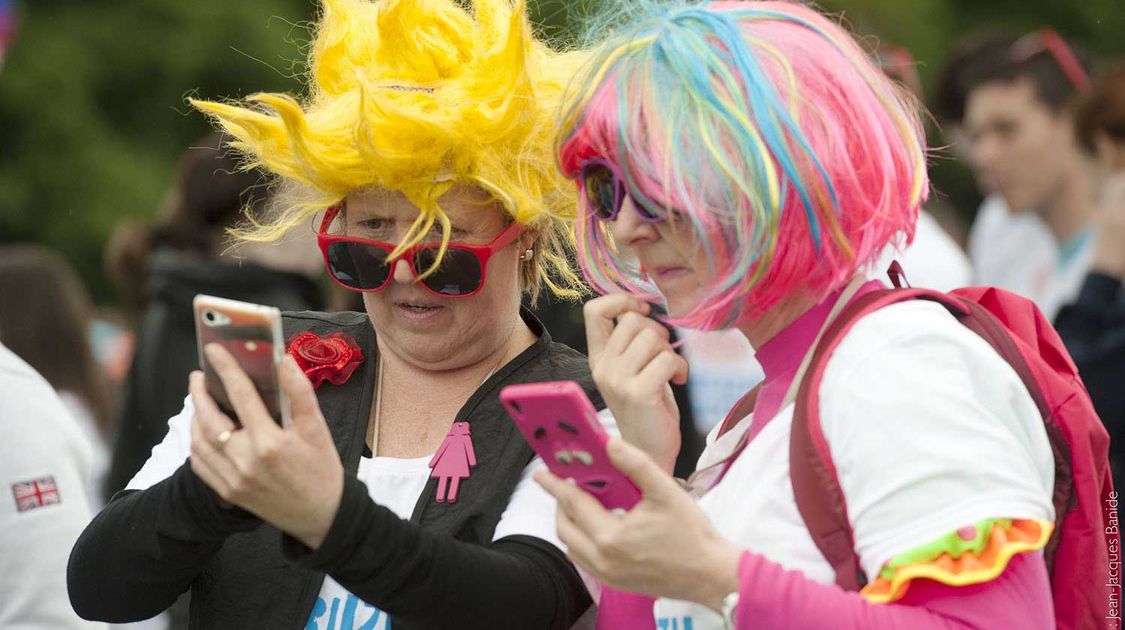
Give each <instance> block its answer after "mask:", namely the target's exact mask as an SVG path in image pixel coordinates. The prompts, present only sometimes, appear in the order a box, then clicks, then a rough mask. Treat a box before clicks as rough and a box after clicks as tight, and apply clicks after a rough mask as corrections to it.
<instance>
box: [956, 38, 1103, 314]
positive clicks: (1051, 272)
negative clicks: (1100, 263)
mask: <svg viewBox="0 0 1125 630" xmlns="http://www.w3.org/2000/svg"><path fill="white" fill-rule="evenodd" d="M990 52H991V53H992V54H988V55H987V56H985V55H981V56H978V57H976V58H974V61H973V67H972V72H971V77H970V79H969V84H968V85H967V86H966V88H965V109H964V113H965V118H964V133H965V135H964V137H965V141H966V143H967V145H966V146H967V148H968V155H969V158H970V163H971V164H972V167H973V168H974V169H975V170H976V172H977V177H978V179H979V181H980V183H981V185H982V188H983V189H984V190H985V191H987V192H989V193H992V196H991V197H989V199H988V200H986V202H985V203H984V204H983V205H982V206H981V209H980V211H979V212H978V215H977V217H976V219H975V221H974V223H973V227H972V231H971V232H970V235H969V257H970V259H971V261H972V264H973V268H974V270H975V272H976V276H977V281H978V282H979V283H981V284H986V285H992V286H997V287H1000V288H1003V289H1008V290H1010V291H1013V292H1015V293H1018V294H1021V295H1024V296H1026V297H1029V298H1031V299H1032V300H1034V301H1035V303H1036V304H1037V305H1038V306H1039V308H1040V309H1041V310H1042V311H1043V313H1044V314H1045V315H1046V316H1047V317H1048V319H1052V320H1053V319H1054V317H1055V315H1056V314H1057V313H1058V310H1059V308H1060V307H1061V306H1062V305H1063V304H1065V303H1067V302H1070V301H1072V300H1073V299H1074V298H1075V297H1076V296H1077V295H1078V291H1079V289H1080V288H1081V284H1082V281H1083V278H1084V277H1085V275H1086V271H1087V269H1088V268H1089V265H1090V260H1091V256H1092V254H1093V244H1094V234H1095V227H1094V218H1095V214H1096V211H1097V210H1096V204H1095V200H1094V182H1093V177H1092V175H1093V173H1092V169H1091V166H1090V163H1089V160H1088V159H1087V157H1086V156H1084V155H1083V153H1082V151H1081V150H1080V148H1079V146H1078V142H1077V141H1076V140H1075V137H1074V129H1073V124H1072V110H1071V107H1070V106H1071V104H1072V100H1073V98H1074V96H1075V95H1076V94H1078V93H1079V92H1081V91H1082V90H1084V89H1085V88H1086V87H1087V85H1088V84H1089V73H1090V68H1091V65H1092V62H1091V60H1090V58H1089V57H1088V56H1087V55H1086V54H1085V53H1083V52H1081V51H1078V50H1077V49H1075V48H1074V47H1073V46H1071V45H1069V44H1068V43H1067V42H1066V41H1065V40H1063V38H1062V37H1060V36H1059V35H1058V34H1057V33H1056V32H1055V31H1054V30H1052V29H1049V28H1046V29H1042V30H1039V31H1036V32H1034V33H1031V34H1029V35H1026V36H1024V37H1022V38H1020V39H1018V40H1016V41H1015V42H1014V43H1013V44H1012V45H1011V46H1009V47H1008V49H1007V50H1006V51H1004V52H1002V53H999V54H996V52H995V51H990ZM1001 202H1002V203H1001ZM1024 214H1030V215H1033V216H1034V217H1035V218H1036V220H1032V221H1028V220H1026V219H1022V218H1017V219H1015V220H1014V221H1013V220H1012V217H1020V216H1021V215H1024Z"/></svg>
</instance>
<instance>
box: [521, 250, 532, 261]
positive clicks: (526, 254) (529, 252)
mask: <svg viewBox="0 0 1125 630" xmlns="http://www.w3.org/2000/svg"><path fill="white" fill-rule="evenodd" d="M534 254H535V250H533V249H528V250H527V251H525V252H524V253H522V254H520V260H531V257H532V255H534Z"/></svg>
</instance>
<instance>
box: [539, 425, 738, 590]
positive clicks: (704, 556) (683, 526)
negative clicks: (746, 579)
mask: <svg viewBox="0 0 1125 630" xmlns="http://www.w3.org/2000/svg"><path fill="white" fill-rule="evenodd" d="M607 450H608V453H609V458H610V461H611V462H612V463H613V465H614V467H615V468H617V469H618V470H620V471H621V472H622V473H624V474H625V475H626V476H628V477H629V478H630V479H631V480H632V481H633V483H634V484H636V486H637V487H638V488H640V490H641V493H642V494H643V495H644V498H642V499H641V502H640V503H638V504H637V505H636V506H634V507H633V509H632V510H630V511H629V512H627V513H624V514H621V513H619V512H617V513H615V512H610V511H608V510H606V509H605V508H604V507H603V506H602V504H601V503H600V502H598V500H597V499H595V498H594V497H593V495H591V494H589V493H588V492H586V491H584V490H582V489H581V488H579V487H577V486H576V485H574V484H572V483H568V482H567V481H564V480H562V479H559V478H558V477H556V476H554V475H552V474H551V473H549V472H547V471H545V470H541V471H538V472H536V473H535V480H536V481H537V482H538V483H539V484H540V485H541V486H543V488H544V489H546V490H547V492H549V493H551V495H552V496H554V497H555V499H556V500H557V501H558V513H557V516H556V519H557V526H558V533H559V538H560V539H561V540H562V542H563V543H565V544H566V546H567V556H568V557H569V558H570V559H571V560H572V561H573V562H575V563H576V564H577V565H579V566H581V567H582V568H583V569H585V570H586V571H587V572H589V573H590V574H591V575H593V576H594V577H596V578H597V579H598V580H600V581H601V582H602V583H604V584H608V585H609V586H612V587H613V588H616V589H618V590H623V591H632V592H635V593H644V594H646V595H651V596H654V597H668V598H673V599H681V600H686V601H693V602H697V603H699V604H703V605H705V606H709V607H711V608H713V609H715V610H719V609H720V608H721V605H722V600H723V597H725V596H726V595H727V594H728V593H731V592H733V591H736V590H738V563H739V559H740V556H741V550H739V549H738V547H736V546H735V545H734V543H732V542H730V541H728V540H726V539H725V538H723V537H722V536H721V535H720V534H719V533H718V532H717V531H715V528H714V527H713V526H712V525H711V521H710V520H709V519H708V518H707V515H706V514H704V513H703V510H701V509H700V508H699V507H698V506H697V505H696V504H695V500H694V499H692V497H691V496H690V495H689V494H688V493H687V492H686V491H685V490H684V489H683V488H681V487H680V485H679V484H678V483H676V481H675V480H674V479H672V478H671V477H669V476H668V475H667V474H666V473H665V472H664V471H663V470H661V469H660V467H659V466H658V465H657V464H656V463H655V462H653V461H652V459H650V458H649V457H648V456H647V455H646V454H645V453H643V452H642V451H640V450H639V449H637V448H635V447H633V446H631V445H629V444H627V443H626V442H624V441H623V440H618V439H613V440H611V441H610V442H609V444H607Z"/></svg>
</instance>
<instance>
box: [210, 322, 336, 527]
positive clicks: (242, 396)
mask: <svg viewBox="0 0 1125 630" xmlns="http://www.w3.org/2000/svg"><path fill="white" fill-rule="evenodd" d="M204 352H205V353H206V355H207V360H208V361H210V363H211V365H212V366H213V367H214V368H215V372H216V373H217V374H218V375H219V378H220V379H221V380H222V383H223V386H224V387H225V388H226V391H227V397H228V398H229V399H230V401H231V406H233V407H234V412H235V413H236V414H237V415H238V419H239V421H240V422H241V423H242V427H241V428H238V427H237V426H236V425H235V423H234V422H233V421H231V419H230V418H229V417H228V416H227V415H226V414H224V413H223V412H222V411H220V410H219V407H218V405H217V404H216V403H215V400H214V399H213V398H211V396H210V395H209V394H208V393H207V390H206V388H205V386H204V383H203V373H202V372H193V373H192V374H191V379H190V383H189V388H190V391H191V399H192V402H193V403H194V405H195V419H194V421H193V422H192V425H191V468H192V470H193V471H194V472H195V474H196V475H197V476H198V477H199V478H200V479H202V480H203V482H204V483H206V484H207V485H208V486H209V487H210V488H211V489H212V490H214V491H215V492H216V493H217V494H218V495H219V496H220V497H221V498H222V499H223V500H225V501H227V502H229V503H232V504H234V505H237V506H238V507H241V508H243V509H246V510H248V511H250V512H252V513H254V514H256V515H257V516H259V517H260V518H262V519H263V520H265V521H268V522H269V523H271V524H273V525H274V526H276V527H277V528H278V529H280V530H282V531H284V532H286V533H287V534H289V535H290V536H293V537H294V538H296V539H297V540H300V541H301V542H303V543H304V544H305V545H307V546H308V547H310V548H312V549H316V548H317V547H319V546H320V544H321V542H323V540H324V537H325V536H326V535H327V534H328V530H329V528H330V527H331V526H332V521H333V519H334V518H335V516H336V512H337V510H338V509H339V507H340V497H341V495H342V494H343V488H344V467H343V464H341V462H340V456H339V454H338V452H337V451H336V445H335V443H334V442H333V440H332V434H331V433H329V431H328V425H327V424H326V423H325V421H324V416H322V415H321V413H320V407H319V405H318V404H317V400H316V394H315V393H314V391H313V387H312V384H311V383H309V380H308V379H307V378H306V377H305V375H304V374H303V373H302V372H301V369H300V368H299V367H297V364H296V363H295V362H294V361H293V359H292V357H289V356H286V357H285V358H284V360H283V361H282V364H281V366H280V372H281V374H280V382H281V387H282V389H283V390H284V392H285V395H286V396H288V397H289V402H290V404H291V406H292V411H293V414H292V415H293V422H292V424H291V425H290V426H289V428H287V429H283V428H281V427H280V426H278V425H277V423H276V422H274V420H273V418H272V417H271V416H270V414H269V412H268V411H266V406H265V404H264V403H263V402H262V399H261V397H260V396H259V395H258V391H257V389H256V388H255V387H254V383H253V382H252V381H251V380H250V378H249V377H248V376H247V375H246V373H245V372H244V371H243V370H242V368H241V367H240V366H239V365H238V362H237V361H236V360H235V359H234V357H233V356H231V355H230V353H228V352H227V351H226V350H224V349H223V348H222V347H221V346H219V345H218V344H208V345H207V346H206V347H205V348H204Z"/></svg>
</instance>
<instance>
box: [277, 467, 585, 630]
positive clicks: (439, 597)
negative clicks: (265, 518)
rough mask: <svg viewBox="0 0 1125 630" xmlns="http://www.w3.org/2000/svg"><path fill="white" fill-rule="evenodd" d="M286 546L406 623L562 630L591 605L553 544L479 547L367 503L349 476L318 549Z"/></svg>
mask: <svg viewBox="0 0 1125 630" xmlns="http://www.w3.org/2000/svg"><path fill="white" fill-rule="evenodd" d="M284 541H285V543H284V544H285V553H286V555H287V556H288V557H289V558H290V559H292V560H294V561H296V562H298V563H299V564H301V565H304V566H306V567H309V568H313V569H316V570H319V571H324V572H326V573H328V574H329V575H331V576H332V577H333V578H334V579H335V580H336V581H337V582H339V583H340V584H341V585H342V586H343V587H344V588H346V589H348V590H349V591H350V592H351V593H353V594H355V595H356V596H357V597H358V598H360V599H361V600H363V601H365V602H367V603H369V604H371V605H373V606H377V607H378V608H380V609H381V610H383V611H385V612H387V613H388V614H389V615H391V617H392V618H393V619H396V620H401V621H402V622H403V623H404V624H406V625H409V626H410V627H416V628H506V629H507V628H510V629H520V628H529V629H530V628H534V629H535V630H549V629H558V630H565V629H566V628H569V627H570V626H571V624H573V623H574V621H575V620H576V619H578V617H579V616H580V615H581V614H582V613H584V612H585V611H586V609H587V608H589V606H590V597H589V595H588V594H587V593H586V588H585V587H584V586H583V584H582V580H581V579H580V578H579V576H578V572H577V571H575V569H574V567H573V566H571V564H570V563H569V562H568V561H567V559H566V557H565V556H564V555H563V553H562V552H561V551H559V550H558V549H557V548H556V547H555V546H554V545H552V544H551V543H548V542H546V541H544V540H540V539H538V538H534V537H531V536H509V537H505V538H503V539H501V540H498V541H495V542H494V543H492V544H491V545H488V546H480V545H474V544H469V543H465V542H462V541H459V540H456V539H454V538H452V537H450V536H447V535H442V534H438V533H434V532H429V531H425V530H423V529H422V528H421V527H419V526H418V525H417V524H414V523H410V522H407V521H404V520H402V519H400V518H399V517H398V516H396V515H395V514H394V512H392V511H390V510H389V509H387V508H385V507H383V506H380V505H378V504H376V503H375V502H373V501H372V500H371V499H370V498H369V496H368V494H367V488H366V486H364V485H363V482H361V481H359V480H358V479H356V478H354V477H349V478H347V479H346V480H345V482H344V494H343V497H342V499H341V503H340V510H339V512H337V514H336V518H335V520H334V521H333V523H332V527H331V529H330V530H329V532H328V535H327V537H326V538H325V540H324V543H323V544H322V545H321V546H320V547H319V548H318V549H317V550H316V551H315V552H313V551H310V550H309V549H308V548H307V547H305V546H304V545H303V544H301V543H300V542H298V541H296V540H295V539H292V538H289V537H285V538H284Z"/></svg>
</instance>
